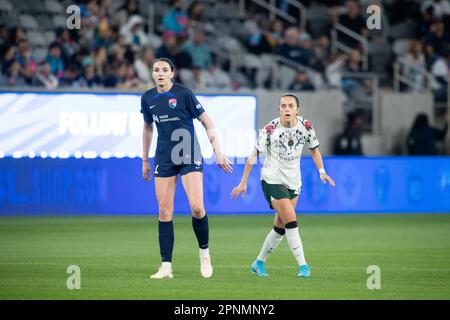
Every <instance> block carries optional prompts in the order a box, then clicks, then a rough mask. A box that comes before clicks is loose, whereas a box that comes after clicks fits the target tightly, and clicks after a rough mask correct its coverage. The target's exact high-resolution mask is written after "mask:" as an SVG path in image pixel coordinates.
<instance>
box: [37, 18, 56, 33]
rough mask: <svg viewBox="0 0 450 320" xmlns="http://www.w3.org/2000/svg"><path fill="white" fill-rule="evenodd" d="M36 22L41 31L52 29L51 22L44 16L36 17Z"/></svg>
mask: <svg viewBox="0 0 450 320" xmlns="http://www.w3.org/2000/svg"><path fill="white" fill-rule="evenodd" d="M36 21H37V23H38V24H39V27H40V28H43V29H47V30H48V29H54V26H53V22H52V19H51V17H49V16H48V15H45V14H40V15H37V16H36Z"/></svg>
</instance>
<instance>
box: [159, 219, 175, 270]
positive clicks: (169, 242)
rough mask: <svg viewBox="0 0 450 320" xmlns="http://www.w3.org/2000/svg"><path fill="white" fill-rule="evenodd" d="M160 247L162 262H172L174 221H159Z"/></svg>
mask: <svg viewBox="0 0 450 320" xmlns="http://www.w3.org/2000/svg"><path fill="white" fill-rule="evenodd" d="M158 233H159V249H160V252H161V260H162V262H172V252H173V242H174V236H173V221H159V222H158Z"/></svg>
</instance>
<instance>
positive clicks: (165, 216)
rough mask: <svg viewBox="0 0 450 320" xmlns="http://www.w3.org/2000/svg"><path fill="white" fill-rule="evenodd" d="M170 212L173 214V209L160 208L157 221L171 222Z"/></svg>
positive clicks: (167, 207)
mask: <svg viewBox="0 0 450 320" xmlns="http://www.w3.org/2000/svg"><path fill="white" fill-rule="evenodd" d="M172 212H173V209H172V208H171V207H169V206H160V207H159V220H161V221H170V220H172Z"/></svg>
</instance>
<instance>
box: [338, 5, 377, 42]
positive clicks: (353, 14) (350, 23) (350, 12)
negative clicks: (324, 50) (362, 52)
mask: <svg viewBox="0 0 450 320" xmlns="http://www.w3.org/2000/svg"><path fill="white" fill-rule="evenodd" d="M346 9H347V10H346V11H347V12H346V13H345V14H342V15H339V16H338V15H336V14H334V15H333V21H334V23H339V24H341V25H343V26H344V27H346V28H348V29H350V30H351V31H353V32H355V33H357V34H359V35H362V36H364V37H366V38H367V37H368V35H369V30H367V28H366V21H365V20H364V18H363V16H362V15H361V12H360V8H359V4H358V2H357V1H355V0H348V1H347V3H346ZM338 39H339V40H340V41H342V42H343V43H344V44H345V45H347V46H348V47H350V48H355V47H357V46H358V44H359V42H358V41H357V40H355V39H354V38H351V37H349V36H347V35H345V34H342V33H341V32H340V33H339V37H338Z"/></svg>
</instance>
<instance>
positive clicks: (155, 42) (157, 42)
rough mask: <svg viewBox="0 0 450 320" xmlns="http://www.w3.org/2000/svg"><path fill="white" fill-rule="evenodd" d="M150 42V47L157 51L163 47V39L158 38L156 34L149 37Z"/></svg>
mask: <svg viewBox="0 0 450 320" xmlns="http://www.w3.org/2000/svg"><path fill="white" fill-rule="evenodd" d="M148 41H149V43H150V46H151V47H152V48H153V49H155V50H156V49H157V48H159V47H160V46H161V45H162V40H161V37H158V36H157V35H156V34H152V33H150V34H149V35H148Z"/></svg>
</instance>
